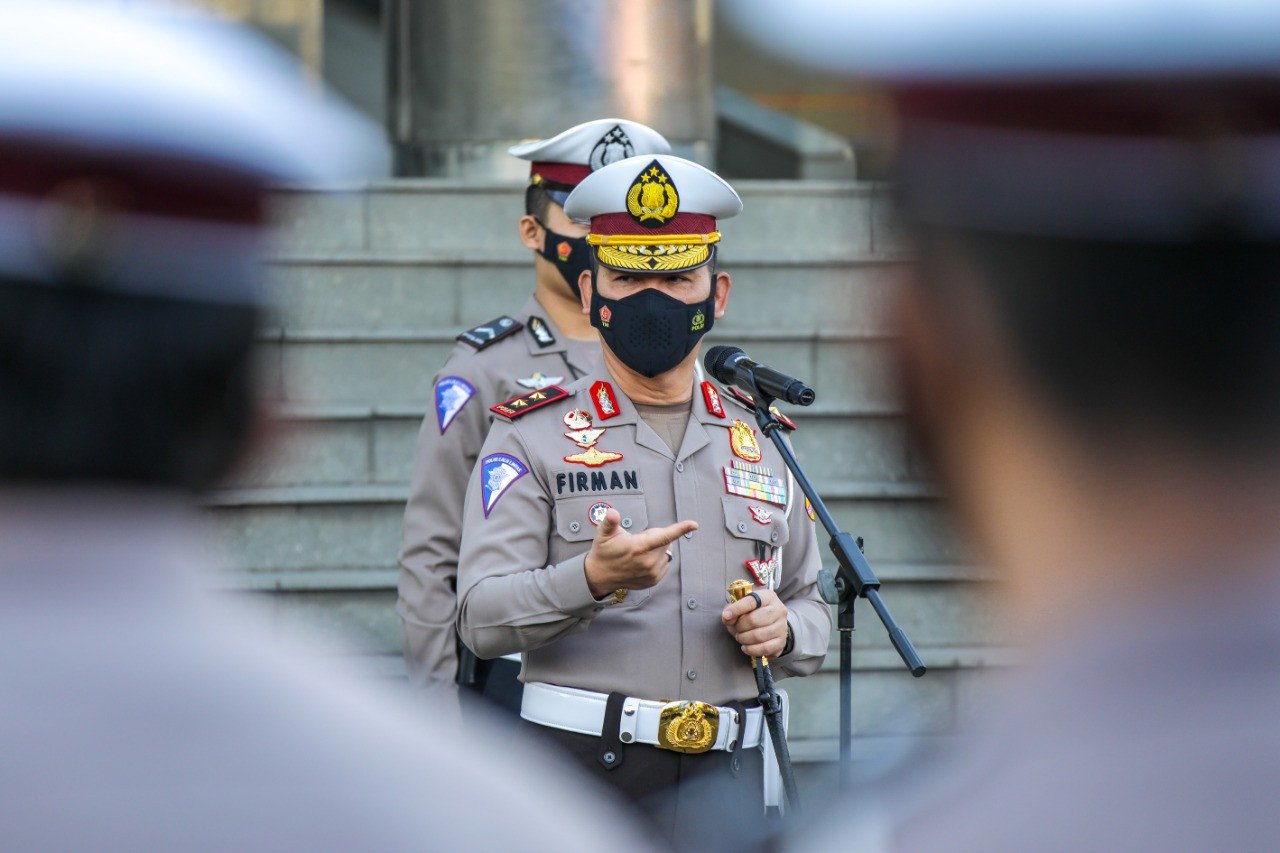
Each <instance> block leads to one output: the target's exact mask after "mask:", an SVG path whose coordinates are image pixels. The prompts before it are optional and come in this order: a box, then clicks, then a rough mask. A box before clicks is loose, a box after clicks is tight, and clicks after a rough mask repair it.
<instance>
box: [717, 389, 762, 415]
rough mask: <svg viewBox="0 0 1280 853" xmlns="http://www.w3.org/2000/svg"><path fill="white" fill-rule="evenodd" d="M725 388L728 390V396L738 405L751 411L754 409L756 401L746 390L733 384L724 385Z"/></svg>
mask: <svg viewBox="0 0 1280 853" xmlns="http://www.w3.org/2000/svg"><path fill="white" fill-rule="evenodd" d="M725 390H727V391H728V392H729V396H730V397H731V398H733V401H734V402H735V403H737V404H738V405H739V406H742V407H743V408H745V409H749V410H751V411H753V412H754V411H755V410H756V401H755V400H754V399H753V398H752V397H751V395H750V394H748V393H747V392H746V391H741V390H739V389H738V388H737V387H735V386H733V385H727V386H725Z"/></svg>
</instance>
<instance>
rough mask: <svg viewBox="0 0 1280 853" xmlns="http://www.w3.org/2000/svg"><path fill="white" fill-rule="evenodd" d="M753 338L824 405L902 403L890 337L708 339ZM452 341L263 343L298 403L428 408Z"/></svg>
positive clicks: (272, 374) (719, 336)
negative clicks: (843, 339) (778, 339)
mask: <svg viewBox="0 0 1280 853" xmlns="http://www.w3.org/2000/svg"><path fill="white" fill-rule="evenodd" d="M719 343H727V344H746V346H744V347H743V348H744V349H747V350H748V352H749V354H750V355H751V356H752V358H754V359H756V360H757V361H760V362H763V363H765V364H769V365H771V366H773V367H776V368H777V369H779V370H782V371H784V372H786V373H790V374H791V375H793V376H797V377H800V378H802V379H804V380H805V381H807V382H808V383H809V384H810V385H812V386H813V387H814V388H815V390H817V392H818V394H819V399H820V400H821V401H822V402H823V403H824V404H829V405H839V406H844V407H849V408H871V409H876V410H879V409H886V408H894V407H896V406H897V405H898V403H897V400H896V395H895V388H894V371H893V367H892V364H893V363H892V351H891V344H890V342H888V341H885V340H853V341H833V340H817V341H814V340H803V339H796V340H783V341H751V340H750V339H749V338H748V337H746V336H744V335H736V336H731V335H729V334H728V333H727V332H725V331H721V330H720V329H718V328H717V329H716V330H714V331H713V332H712V333H711V334H710V335H708V337H707V339H706V345H707V346H712V345H715V344H719ZM453 348H454V342H452V341H398V340H391V341H369V340H357V341H349V342H348V341H333V340H321V341H287V342H285V343H283V344H279V343H264V344H263V345H262V347H261V352H262V359H263V362H264V365H266V367H267V370H266V378H265V380H264V381H265V384H266V386H267V389H268V391H270V392H277V391H279V392H282V393H283V395H284V399H285V400H288V401H293V402H300V403H302V402H312V403H346V404H359V405H369V406H372V405H379V406H384V407H400V408H425V407H426V405H427V401H429V400H430V399H431V397H430V395H431V378H432V376H433V375H434V374H435V372H436V370H437V369H439V367H440V366H441V365H442V364H444V362H445V360H446V359H447V358H448V356H449V354H450V352H452V350H453Z"/></svg>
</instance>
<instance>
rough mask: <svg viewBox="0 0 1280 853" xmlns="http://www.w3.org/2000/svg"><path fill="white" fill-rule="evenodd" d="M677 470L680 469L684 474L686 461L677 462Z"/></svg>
mask: <svg viewBox="0 0 1280 853" xmlns="http://www.w3.org/2000/svg"><path fill="white" fill-rule="evenodd" d="M676 470H677V471H679V472H680V473H681V474H683V473H684V463H683V462H677V463H676Z"/></svg>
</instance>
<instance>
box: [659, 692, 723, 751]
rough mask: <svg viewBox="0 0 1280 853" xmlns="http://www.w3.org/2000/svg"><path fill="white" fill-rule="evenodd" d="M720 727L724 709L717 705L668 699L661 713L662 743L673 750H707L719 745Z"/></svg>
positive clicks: (660, 736) (660, 733)
mask: <svg viewBox="0 0 1280 853" xmlns="http://www.w3.org/2000/svg"><path fill="white" fill-rule="evenodd" d="M719 731H720V709H719V708H717V707H716V706H715V705H708V704H707V703H706V702H689V701H678V702H668V703H667V704H665V705H663V706H662V712H661V714H660V715H659V717H658V746H659V747H660V748H662V749H669V750H671V751H672V752H685V753H699V752H706V751H708V750H709V749H711V747H713V746H715V743H716V735H717V734H718V733H719Z"/></svg>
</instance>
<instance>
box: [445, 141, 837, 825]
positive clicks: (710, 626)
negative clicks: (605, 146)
mask: <svg viewBox="0 0 1280 853" xmlns="http://www.w3.org/2000/svg"><path fill="white" fill-rule="evenodd" d="M741 208H742V203H741V201H740V200H739V199H738V196H737V194H736V193H735V192H734V191H733V189H732V188H731V187H730V186H729V185H728V184H726V183H725V182H724V181H723V180H721V179H720V178H719V177H718V176H716V175H715V174H713V173H712V172H710V171H708V170H706V169H704V168H703V167H701V166H699V165H697V164H695V163H691V162H689V161H687V160H683V159H680V158H678V157H672V156H657V157H633V158H630V159H627V160H624V161H622V162H620V163H614V164H611V165H609V166H606V167H605V168H603V169H600V170H598V171H596V172H595V173H593V174H592V175H590V176H589V177H587V178H586V180H584V181H583V182H582V183H581V184H580V185H579V186H578V188H577V189H576V190H574V192H573V194H572V195H571V196H570V197H569V199H568V201H567V202H566V211H567V212H568V213H569V215H570V216H571V217H573V218H574V219H579V220H584V221H585V220H589V221H590V223H591V227H590V232H589V233H588V235H587V242H588V243H589V244H590V245H591V246H592V247H593V249H594V254H593V268H592V270H591V271H590V272H584V273H583V274H582V276H581V280H580V282H579V284H580V286H581V290H582V310H583V311H584V312H585V313H586V314H587V315H588V316H589V317H590V319H591V323H592V325H594V326H595V327H596V328H597V329H599V331H600V334H601V339H602V341H603V343H604V348H603V354H604V363H605V366H604V369H603V370H597V371H593V372H592V373H589V374H587V375H586V376H583V377H581V378H580V379H578V380H577V381H575V382H571V383H566V384H565V385H564V386H560V385H551V386H548V387H546V388H542V389H539V390H538V391H535V392H527V393H524V394H521V395H520V396H518V397H516V398H514V399H511V400H508V401H506V402H504V403H502V404H500V405H498V406H495V407H493V409H492V411H493V412H494V413H495V414H496V415H497V416H498V417H497V419H496V420H495V423H494V426H493V429H492V430H491V432H490V434H489V437H488V439H487V440H486V441H485V446H484V449H483V451H482V453H481V458H480V461H479V464H478V465H477V467H476V471H475V474H474V476H473V477H472V478H471V483H470V486H469V487H468V492H467V506H466V521H465V526H464V529H463V533H464V536H463V550H462V559H461V562H460V566H459V614H458V624H459V630H460V632H461V634H462V637H463V640H464V641H465V642H466V643H467V644H468V645H469V646H471V647H472V648H474V649H475V650H476V652H477V654H479V655H480V656H482V657H494V656H497V655H504V654H509V653H511V652H521V653H523V659H524V669H523V672H522V676H521V677H522V679H523V681H524V682H525V693H524V702H523V707H522V711H521V714H522V716H523V717H524V719H525V720H527V721H529V722H530V723H532V724H534V726H535V728H536V730H537V731H539V732H540V733H541V734H542V735H543V736H545V737H549V738H552V739H554V740H555V741H556V742H558V743H560V744H561V745H562V746H563V747H564V748H565V749H567V750H568V751H569V752H570V753H571V754H573V755H574V756H575V757H577V758H578V759H579V760H580V761H581V763H582V765H583V766H584V767H587V768H589V769H591V770H592V771H593V772H595V773H596V774H597V775H599V776H601V777H602V778H603V779H604V780H605V781H607V782H608V783H610V784H612V785H614V786H616V787H617V788H618V789H620V790H621V791H622V792H624V794H625V795H626V796H627V798H628V799H631V800H633V801H637V802H641V803H644V804H645V810H646V812H647V814H648V816H649V817H650V818H651V819H652V820H653V821H654V822H655V823H656V824H657V826H658V828H659V831H660V832H661V833H663V835H664V837H666V838H667V839H669V840H671V841H672V842H673V843H675V844H676V846H677V847H680V848H682V849H683V847H684V846H685V845H687V844H692V843H703V842H705V841H708V840H709V839H719V840H720V841H723V840H724V839H725V838H726V837H727V836H726V835H725V833H727V832H729V831H730V829H731V828H732V827H733V826H734V824H735V822H742V821H749V820H751V819H752V818H753V817H755V816H758V815H760V814H761V812H762V805H763V804H764V801H763V795H762V788H761V779H762V774H764V773H769V774H772V773H773V772H774V770H775V768H776V764H774V763H773V761H772V759H770V761H768V762H765V761H764V760H762V758H761V755H760V750H759V749H758V747H760V746H761V745H762V744H764V743H766V742H767V740H768V737H767V734H766V732H765V729H764V725H763V722H762V719H761V717H762V715H761V712H760V708H759V707H756V706H755V705H754V703H753V702H752V701H751V700H752V699H753V697H755V696H756V693H757V691H756V685H755V681H754V678H753V676H752V670H751V664H750V662H749V660H748V657H749V656H761V655H764V656H768V657H769V658H770V659H771V660H772V661H773V665H774V667H775V670H776V671H777V673H778V675H780V676H781V675H807V674H809V673H812V672H814V671H815V670H816V669H817V668H818V666H819V665H820V664H821V663H822V660H823V656H824V654H825V652H826V648H827V642H828V635H829V632H830V629H831V618H830V612H829V610H828V608H827V606H826V605H825V604H823V603H822V601H821V600H820V599H819V596H818V591H817V587H816V578H817V572H818V568H819V563H820V559H819V553H818V549H817V544H816V537H815V532H814V525H813V522H812V520H811V519H810V518H809V517H808V516H807V515H806V512H805V510H804V509H803V500H802V499H801V495H800V494H799V493H798V492H797V491H796V489H795V487H794V484H793V483H792V482H790V480H789V477H788V472H787V470H786V468H785V467H784V465H783V463H782V460H781V458H780V457H779V456H778V455H777V453H776V449H775V448H773V447H772V445H771V444H769V443H768V442H767V441H762V439H761V437H760V436H759V435H757V432H756V430H755V429H753V427H752V426H751V420H750V419H751V415H750V413H749V411H748V409H747V407H746V406H745V405H743V404H741V403H739V402H738V401H737V400H736V399H734V398H733V397H732V395H730V394H728V393H726V392H725V391H723V390H722V389H721V388H719V387H717V386H716V385H714V384H713V383H710V382H698V381H697V379H696V375H695V371H694V363H695V360H696V358H697V356H698V343H699V341H700V339H701V338H702V336H703V335H704V334H705V333H706V332H707V331H708V330H709V329H710V328H711V327H712V324H713V323H714V321H715V320H716V319H718V318H721V317H723V316H724V313H725V309H726V307H727V305H728V302H729V294H730V289H731V287H732V280H731V279H730V276H729V274H728V273H726V272H723V271H721V270H718V269H717V267H716V248H717V243H718V241H719V239H720V234H719V232H718V231H717V230H716V222H717V220H718V219H723V218H727V217H731V216H734V215H736V214H737V213H738V212H739V211H740V210H741ZM740 579H746V580H750V581H751V582H752V583H753V584H755V585H757V593H756V595H755V596H752V597H747V598H744V599H742V600H740V601H738V602H736V603H734V604H732V605H726V587H727V586H728V584H729V583H731V582H732V581H735V580H740ZM770 778H772V775H771V776H770ZM664 792H665V793H664Z"/></svg>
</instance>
